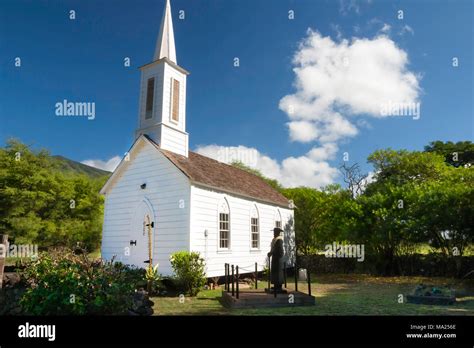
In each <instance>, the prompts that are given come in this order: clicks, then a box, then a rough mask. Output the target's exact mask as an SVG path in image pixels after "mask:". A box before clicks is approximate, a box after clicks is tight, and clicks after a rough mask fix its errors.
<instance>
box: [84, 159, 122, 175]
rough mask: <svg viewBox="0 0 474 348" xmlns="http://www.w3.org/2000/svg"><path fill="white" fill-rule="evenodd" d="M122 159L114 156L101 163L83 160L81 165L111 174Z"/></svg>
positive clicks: (99, 161)
mask: <svg viewBox="0 0 474 348" xmlns="http://www.w3.org/2000/svg"><path fill="white" fill-rule="evenodd" d="M121 160H122V159H121V158H120V157H119V156H114V157H112V158H111V159H109V160H106V161H102V160H85V161H82V162H81V163H82V164H85V165H88V166H91V167H95V168H99V169H102V170H106V171H108V172H113V171H114V170H115V168H117V166H118V164H119V163H120V161H121Z"/></svg>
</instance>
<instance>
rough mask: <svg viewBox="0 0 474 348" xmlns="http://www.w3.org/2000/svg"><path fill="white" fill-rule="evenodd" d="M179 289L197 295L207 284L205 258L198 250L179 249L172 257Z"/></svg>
mask: <svg viewBox="0 0 474 348" xmlns="http://www.w3.org/2000/svg"><path fill="white" fill-rule="evenodd" d="M170 261H171V266H172V267H173V271H174V273H175V277H176V281H177V284H178V287H179V290H181V291H183V292H184V293H186V294H189V295H190V296H196V295H197V294H198V292H199V291H201V289H202V287H203V286H204V284H206V274H205V271H204V268H205V264H204V259H203V258H202V257H201V256H200V255H199V253H198V252H188V251H178V252H175V253H173V254H172V255H171V257H170Z"/></svg>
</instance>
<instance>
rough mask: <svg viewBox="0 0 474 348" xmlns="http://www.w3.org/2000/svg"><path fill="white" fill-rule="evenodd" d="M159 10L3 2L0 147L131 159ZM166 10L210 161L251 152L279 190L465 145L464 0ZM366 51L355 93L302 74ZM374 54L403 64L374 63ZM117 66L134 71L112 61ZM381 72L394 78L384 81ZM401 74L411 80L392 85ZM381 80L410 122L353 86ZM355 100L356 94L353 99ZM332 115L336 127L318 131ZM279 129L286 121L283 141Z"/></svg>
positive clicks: (253, 1) (246, 0) (201, 4)
mask: <svg viewBox="0 0 474 348" xmlns="http://www.w3.org/2000/svg"><path fill="white" fill-rule="evenodd" d="M163 6H164V0H136V1H131V0H127V1H123V0H115V1H106V0H81V1H69V0H68V1H23V0H15V1H13V0H1V1H0V141H1V142H2V143H4V142H5V141H6V139H8V138H9V137H16V138H19V139H21V140H22V141H23V142H25V143H28V144H32V145H34V146H35V147H45V148H47V149H49V150H50V151H51V152H52V153H53V154H60V155H63V156H66V157H68V158H71V159H74V160H77V161H85V160H102V161H107V160H109V159H111V158H113V157H114V156H117V155H121V154H123V153H124V152H125V151H126V150H128V148H129V146H130V145H131V144H132V142H133V131H134V129H135V128H136V127H137V123H138V120H137V117H138V116H137V113H138V92H139V81H140V73H139V70H138V69H137V68H138V67H139V66H141V65H144V64H146V63H149V62H150V61H151V60H152V56H153V52H154V48H155V47H154V46H155V43H156V37H157V34H158V30H159V26H160V21H161V16H162V11H163ZM171 6H172V13H173V21H174V22H173V23H174V32H175V39H176V51H177V59H178V63H179V65H180V66H182V67H184V68H185V69H187V70H188V71H190V72H191V75H190V76H189V77H188V88H187V131H188V132H189V134H190V148H191V149H200V151H201V152H202V153H205V154H207V155H209V156H213V155H215V151H216V149H219V148H221V147H222V146H239V145H240V146H245V147H246V148H251V149H256V150H257V151H258V153H259V163H258V165H257V168H259V169H260V170H262V171H263V172H264V173H265V174H266V175H268V176H273V177H275V178H277V179H280V180H282V181H283V182H284V183H285V184H286V185H287V186H294V185H301V184H303V185H309V186H321V185H323V184H327V183H328V182H331V181H333V182H340V177H339V176H338V175H337V173H336V172H337V170H335V168H337V167H338V165H339V164H340V163H341V162H342V156H343V153H344V152H348V153H349V155H350V160H351V162H354V161H356V162H359V163H360V164H361V165H362V166H363V169H364V170H366V171H369V170H370V167H369V166H368V165H367V164H366V158H367V156H368V155H369V154H370V153H371V152H373V151H374V150H375V149H378V148H387V147H392V148H395V149H402V148H404V149H410V150H422V148H423V146H424V145H426V144H428V143H429V142H430V141H433V140H444V141H446V140H452V141H460V140H472V138H473V133H474V126H473V113H474V110H473V102H472V99H473V68H472V61H473V58H474V57H473V30H474V29H473V3H472V1H468V0H463V1H460V0H455V1H449V2H448V1H420V0H410V1H376V0H372V1H368V0H363V1H351V0H347V1H329V0H327V1H323V0H271V1H270V0H226V1H224V0H193V1H189V0H187V1H185V0H172V1H171ZM69 10H75V11H76V19H75V20H70V19H69ZM180 10H184V11H185V19H184V20H180V19H179V18H178V11H180ZM290 10H291V11H294V19H289V18H288V16H289V12H288V11H290ZM399 10H402V11H403V17H404V18H403V19H398V18H397V15H398V14H399V13H398V11H399ZM308 28H311V29H312V30H313V34H310V33H309V32H308ZM315 33H316V34H315ZM309 38H313V39H314V40H316V41H314V42H316V46H317V47H310V46H311V45H310V44H309V43H308V42H307V44H306V46H305V47H306V48H307V50H306V52H307V53H308V54H310V55H311V57H312V58H311V59H314V61H313V62H312V63H311V62H309V63H303V64H307V66H305V67H306V68H308V69H306V70H305V69H303V70H304V71H301V75H299V77H300V78H301V79H302V80H301V81H307V86H306V87H300V88H298V86H297V85H295V82H297V81H298V75H297V74H296V73H295V71H294V70H293V68H294V67H295V64H296V65H297V64H298V63H295V61H294V60H293V57H294V55H295V53H297V52H299V51H301V50H302V46H300V43H302V42H304V40H305V39H306V40H308V39H309ZM377 38H379V40H378V41H377ZM324 39H326V40H324ZM345 39H346V40H347V41H345V43H344V40H345ZM328 40H330V41H328ZM364 40H366V41H364ZM355 42H357V43H358V44H357V45H356V44H355ZM363 43H366V44H367V45H365V46H364V45H362V44H363ZM323 44H324V45H326V44H327V46H324V47H325V48H324V49H318V47H320V46H318V45H323ZM392 44H393V45H394V46H392ZM384 45H385V46H384ZM359 46H360V47H362V48H360V49H359V48H357V47H359ZM366 46H367V47H366ZM364 47H365V48H366V49H367V55H368V57H369V56H370V57H375V58H374V59H377V61H376V62H375V64H378V66H379V68H380V69H381V70H380V71H383V72H384V73H383V74H381V75H380V76H378V75H377V73H374V74H370V73H368V74H367V79H365V80H364V82H363V83H364V84H365V83H366V85H364V86H361V87H360V88H358V87H357V88H355V87H353V85H351V83H352V82H353V80H352V79H349V80H347V79H348V77H347V76H346V75H338V74H335V75H334V74H329V78H331V79H330V80H329V83H328V84H327V89H324V88H325V87H326V86H322V85H321V84H322V83H323V82H322V81H323V80H322V79H312V78H311V75H310V73H311V72H313V73H315V70H314V69H313V68H314V67H315V65H312V64H313V63H314V62H315V61H317V62H318V65H317V69H318V70H317V71H318V74H319V75H317V76H320V74H321V73H324V72H325V71H326V70H325V69H326V67H325V66H324V63H323V62H321V61H320V60H318V59H319V58H320V57H319V56H318V55H319V54H322V52H333V51H331V50H332V49H336V50H335V52H347V54H349V55H351V54H352V53H357V55H358V57H359V58H360V54H361V50H362V49H365V48H364ZM384 47H388V48H389V49H390V50H387V52H388V53H389V54H390V53H391V52H393V53H394V55H395V56H397V57H398V58H400V59H398V58H397V59H396V60H395V62H392V63H386V62H384V61H383V59H382V58H383V57H384V52H383V51H384ZM337 49H339V51H338V50H337ZM344 54H346V53H344ZM362 54H365V53H362ZM404 54H406V60H405V61H403V55H404ZM398 55H399V56H398ZM391 56H392V55H390V57H391ZM16 57H20V58H21V67H15V58H16ZM124 57H130V59H131V67H128V68H127V67H124V66H123V59H124ZM235 57H238V58H239V60H240V66H239V67H234V65H233V63H234V61H233V60H234V58H235ZM381 57H382V58H381ZM453 57H457V58H458V60H459V66H458V67H453V65H452V59H453ZM381 59H382V60H381ZM389 59H391V58H389ZM354 62H355V63H357V64H362V65H363V64H364V63H363V62H362V63H361V62H360V60H359V61H357V59H355V60H354ZM300 63H301V62H300ZM349 64H352V61H351V62H349ZM353 66H354V65H352V67H353ZM333 68H334V66H333ZM363 68H368V67H364V66H362V67H361V68H359V67H357V69H356V70H357V71H358V72H360V71H361V69H363ZM337 69H339V68H337ZM384 69H392V70H384ZM369 70H370V71H371V69H369ZM306 72H308V74H307V75H305V74H306ZM385 72H386V73H385ZM392 73H393V74H395V75H396V76H395V75H394V76H392ZM397 74H398V75H397ZM313 76H315V75H313ZM337 76H339V77H341V76H342V80H340V81H339V83H335V82H334V80H335V79H336V77H337ZM387 76H392V77H393V79H392V80H390V81H387V82H385V81H384V79H385V78H386V77H387ZM409 76H412V77H414V78H415V80H416V81H415V82H413V81H411V82H410V83H409V84H408V85H407V86H403V85H400V86H398V85H397V83H396V81H404V82H403V83H408V82H406V79H407V77H409ZM397 79H399V80H397ZM308 81H309V82H308ZM390 83H392V84H394V88H395V89H397V88H398V87H400V90H397V91H394V94H395V95H397V93H400V94H401V95H402V96H403V97H407V96H409V97H407V98H408V99H407V100H414V101H418V102H420V105H421V114H420V119H418V120H413V119H412V118H410V117H376V115H374V112H373V111H371V110H373V105H372V104H373V103H376V102H378V101H377V100H376V98H375V97H373V96H372V95H369V94H370V93H365V92H364V91H366V90H368V91H370V90H374V91H377V90H378V89H380V88H378V87H377V86H382V87H383V86H390ZM377 84H379V85H377ZM359 85H360V81H359V82H358V84H356V85H355V86H359ZM344 86H348V90H347V91H345V92H341V91H342V89H343V88H342V87H344ZM369 86H371V87H370V88H369ZM410 86H411V87H410ZM351 88H352V90H351ZM404 88H405V89H404ZM410 88H411V89H410ZM314 91H317V93H316V96H317V97H318V98H323V99H324V98H329V99H331V100H332V104H331V105H330V106H329V107H324V108H321V107H316V106H314V105H312V104H311V102H310V101H308V100H306V99H305V97H304V96H305V95H306V94H305V93H307V92H311V93H313V92H314ZM329 91H330V92H329ZM356 92H360V93H362V96H361V98H357V100H354V98H352V96H353V95H355V94H357V93H356ZM311 93H310V94H311ZM341 93H342V94H341ZM364 93H365V94H364ZM292 95H293V96H295V95H296V96H297V97H296V99H295V98H293V99H292V100H293V102H291V103H296V102H301V103H302V104H305V103H306V105H300V106H301V107H302V108H301V110H303V107H304V106H306V107H310V108H313V107H314V109H310V110H307V112H306V111H305V112H303V111H301V113H300V109H299V106H298V108H297V111H296V114H297V115H296V116H295V115H293V116H292V115H290V114H289V112H288V105H286V107H285V105H282V104H281V100H282V99H284V98H285V96H292ZM311 97H312V98H314V97H315V95H312V96H311ZM302 98H303V99H302ZM64 99H67V100H69V101H85V102H95V104H96V117H95V119H94V120H87V118H85V117H76V118H73V117H57V116H56V115H55V104H56V103H57V102H60V101H62V100H64ZM295 100H296V101H295ZM404 100H405V99H404ZM371 103H372V104H371ZM369 104H371V105H372V106H371V105H369ZM371 108H372V109H371ZM305 110H306V109H305ZM335 113H337V114H338V115H339V116H337V117H339V120H340V121H341V122H342V123H337V124H336V123H331V125H332V126H334V127H333V129H332V130H325V131H320V129H319V128H320V127H326V126H327V125H328V123H327V122H329V121H328V118H327V117H332V116H331V115H333V114H335ZM308 115H309V116H308ZM305 117H306V118H305ZM308 117H309V118H308ZM302 120H304V122H307V123H304V124H302V123H301V121H302ZM290 122H296V123H294V125H295V129H294V131H293V133H292V132H290V126H289V123H290ZM298 122H300V123H298ZM325 122H326V123H325ZM297 123H298V124H297ZM306 124H307V125H309V127H299V128H296V126H297V125H300V126H301V125H303V126H305V125H306ZM346 126H347V127H346ZM341 129H344V131H341V133H340V134H339V133H337V132H338V130H341ZM308 130H311V131H310V132H309V134H308V132H307V131H308ZM325 132H326V133H327V132H332V133H330V134H326V133H325ZM334 132H336V133H337V134H336V135H335V133H334ZM323 133H324V134H323ZM328 144H329V145H328ZM209 145H216V146H214V147H210V146H209ZM314 149H319V150H316V152H317V155H316V156H314V153H315V152H313V153H312V155H311V150H314ZM89 163H91V162H89ZM97 163H100V162H97Z"/></svg>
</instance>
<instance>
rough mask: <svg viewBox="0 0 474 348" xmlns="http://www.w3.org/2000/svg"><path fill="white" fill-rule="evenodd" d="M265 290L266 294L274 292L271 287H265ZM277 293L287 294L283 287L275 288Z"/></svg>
mask: <svg viewBox="0 0 474 348" xmlns="http://www.w3.org/2000/svg"><path fill="white" fill-rule="evenodd" d="M265 292H266V293H267V294H275V290H274V289H273V288H270V289H269V288H265ZM276 293H277V294H287V293H288V291H286V290H285V289H281V290H277V291H276Z"/></svg>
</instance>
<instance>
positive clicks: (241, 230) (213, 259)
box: [190, 185, 293, 277]
mask: <svg viewBox="0 0 474 348" xmlns="http://www.w3.org/2000/svg"><path fill="white" fill-rule="evenodd" d="M223 199H226V200H227V202H228V204H229V208H230V235H231V236H230V250H225V249H219V222H218V219H219V211H218V206H219V203H220V202H221V201H222V200H223ZM254 204H255V205H256V206H257V209H258V211H259V219H260V221H259V224H260V249H259V250H254V249H252V248H251V232H250V214H251V209H252V208H253V206H254ZM278 208H279V209H280V212H281V215H282V222H283V225H284V224H285V223H286V221H287V220H288V219H290V218H291V217H292V214H293V213H292V212H291V210H288V209H285V208H281V207H277V206H274V205H269V204H264V203H260V202H253V201H250V200H247V199H244V198H241V197H238V196H236V195H232V194H227V193H222V192H218V191H212V190H209V189H207V188H201V187H197V186H195V185H193V186H191V231H190V236H191V244H190V248H191V250H193V251H198V252H200V253H201V255H202V256H203V257H204V258H205V259H206V266H207V276H208V277H213V276H221V275H223V273H224V263H231V264H235V265H239V267H240V268H241V273H244V272H252V271H253V270H254V267H255V266H254V263H255V262H257V263H258V269H259V270H260V271H261V270H263V266H264V264H265V262H266V255H267V253H268V251H269V250H270V243H271V240H272V238H273V232H272V230H273V228H274V227H275V221H274V217H275V213H276V211H277V209H278ZM205 230H207V231H208V235H207V237H206V236H205V235H204V231H205Z"/></svg>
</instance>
